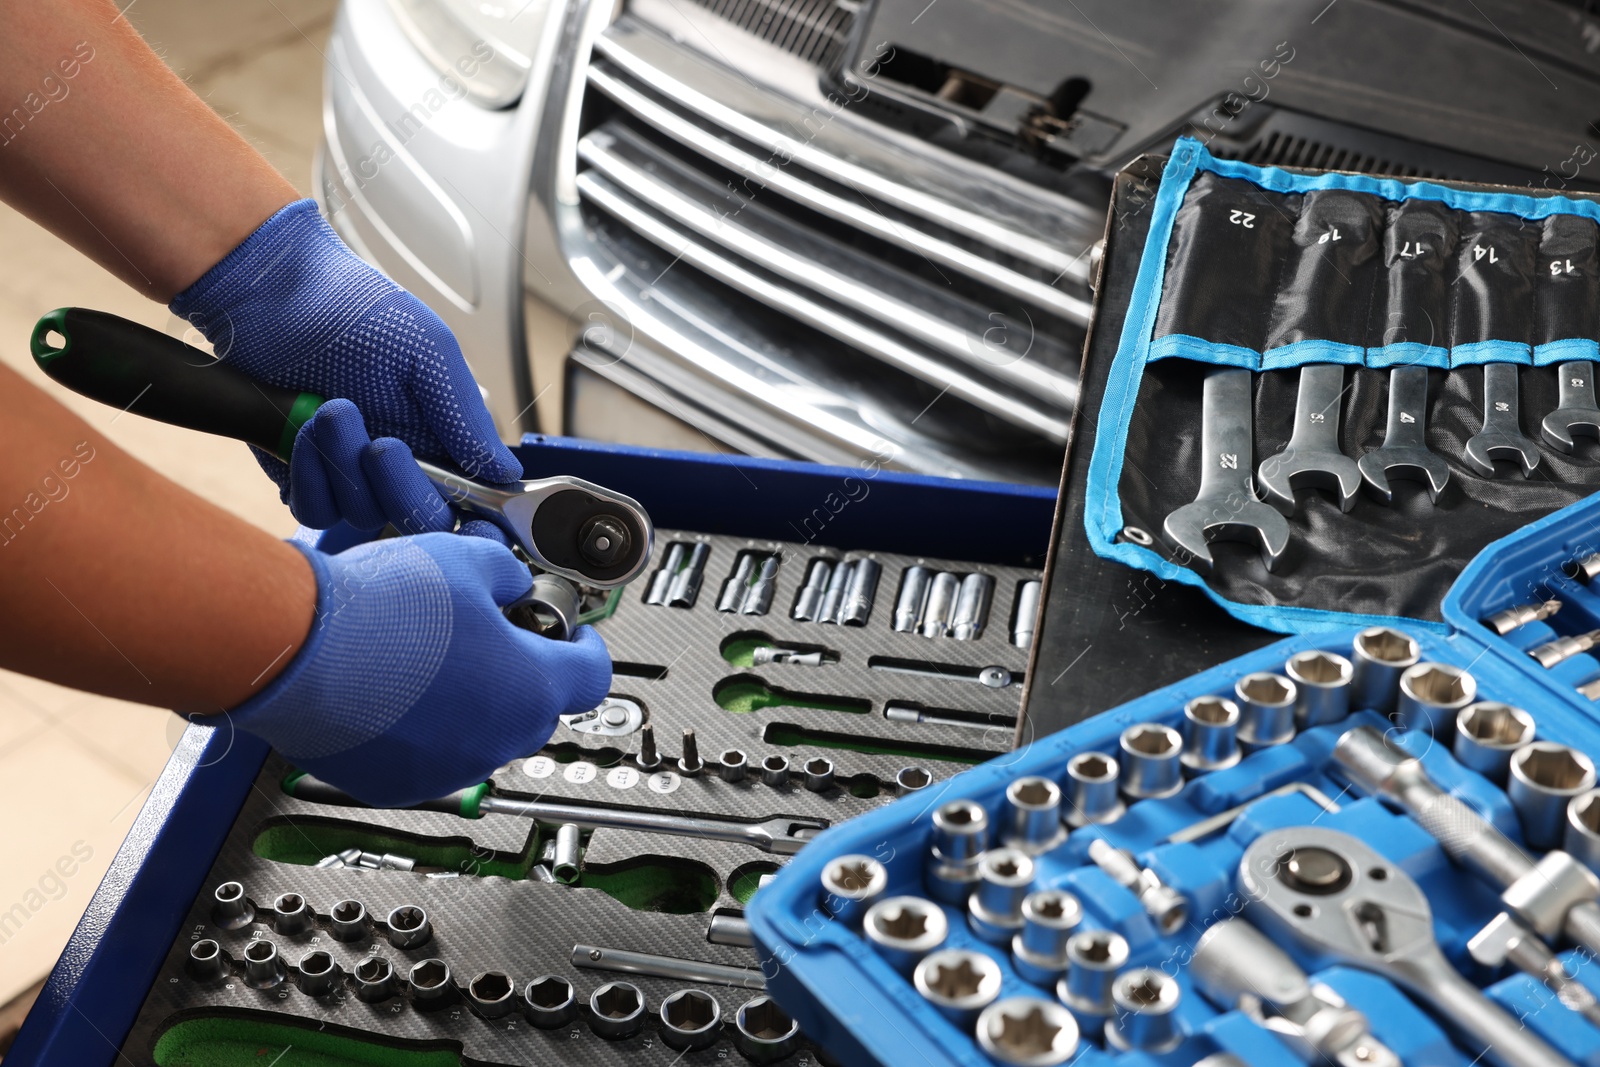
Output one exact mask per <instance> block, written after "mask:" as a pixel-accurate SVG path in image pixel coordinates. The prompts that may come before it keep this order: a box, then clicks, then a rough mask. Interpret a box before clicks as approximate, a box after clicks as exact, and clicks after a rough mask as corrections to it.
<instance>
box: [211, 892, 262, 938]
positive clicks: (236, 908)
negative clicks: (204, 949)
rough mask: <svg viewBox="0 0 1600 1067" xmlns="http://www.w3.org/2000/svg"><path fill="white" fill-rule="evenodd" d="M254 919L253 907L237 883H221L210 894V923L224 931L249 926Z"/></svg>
mask: <svg viewBox="0 0 1600 1067" xmlns="http://www.w3.org/2000/svg"><path fill="white" fill-rule="evenodd" d="M255 918H256V908H255V905H254V904H252V903H250V898H249V897H248V896H246V895H245V891H244V886H242V885H240V884H239V883H238V882H223V883H222V884H221V885H219V886H217V888H216V891H215V892H214V893H212V894H211V921H212V922H214V923H216V924H217V925H218V926H220V927H222V928H223V929H224V930H238V929H240V928H241V927H245V926H249V925H250V924H251V923H252V922H254V921H255Z"/></svg>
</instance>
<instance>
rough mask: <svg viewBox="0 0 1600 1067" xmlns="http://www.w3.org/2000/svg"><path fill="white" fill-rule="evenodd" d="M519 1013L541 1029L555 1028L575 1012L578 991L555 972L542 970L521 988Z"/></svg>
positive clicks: (563, 1024)
mask: <svg viewBox="0 0 1600 1067" xmlns="http://www.w3.org/2000/svg"><path fill="white" fill-rule="evenodd" d="M522 1014H523V1015H524V1016H525V1017H526V1018H527V1020H528V1021H529V1022H530V1023H532V1024H533V1025H534V1026H537V1027H538V1028H539V1029H541V1030H558V1029H560V1028H561V1027H563V1026H565V1025H567V1024H568V1023H570V1022H571V1021H572V1020H573V1019H575V1018H577V1015H578V991H577V990H576V989H574V988H573V987H572V983H571V982H569V981H567V980H566V979H565V978H563V977H561V976H560V975H558V974H542V975H540V976H539V977H537V978H535V979H533V981H531V982H529V983H528V985H527V988H525V989H524V990H523V991H522Z"/></svg>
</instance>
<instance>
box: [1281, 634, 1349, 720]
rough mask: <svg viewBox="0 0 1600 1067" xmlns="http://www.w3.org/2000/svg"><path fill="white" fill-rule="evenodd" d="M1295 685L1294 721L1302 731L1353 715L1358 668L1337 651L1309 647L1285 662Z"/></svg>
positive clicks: (1287, 673)
mask: <svg viewBox="0 0 1600 1067" xmlns="http://www.w3.org/2000/svg"><path fill="white" fill-rule="evenodd" d="M1283 673H1284V674H1286V675H1288V676H1289V680H1290V681H1292V682H1294V685H1295V690H1296V692H1295V702H1294V722H1295V727H1296V728H1297V729H1300V730H1309V729H1311V728H1312V727H1314V726H1328V725H1330V724H1332V723H1336V722H1343V721H1344V720H1345V719H1346V718H1348V717H1349V715H1350V681H1351V679H1352V677H1354V673H1355V669H1354V667H1352V666H1351V663H1350V661H1349V660H1347V659H1345V658H1344V657H1343V656H1341V655H1339V654H1338V653H1337V652H1324V651H1322V650H1321V649H1307V650H1306V651H1304V652H1296V653H1295V654H1294V655H1292V656H1290V657H1289V662H1288V663H1286V664H1284V668H1283Z"/></svg>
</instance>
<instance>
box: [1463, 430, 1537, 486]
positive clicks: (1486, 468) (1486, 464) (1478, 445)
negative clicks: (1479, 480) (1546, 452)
mask: <svg viewBox="0 0 1600 1067" xmlns="http://www.w3.org/2000/svg"><path fill="white" fill-rule="evenodd" d="M1497 459H1514V460H1516V461H1518V462H1519V463H1521V464H1522V476H1523V477H1524V478H1526V477H1528V476H1529V475H1531V474H1532V473H1533V471H1534V468H1535V467H1537V466H1538V465H1539V449H1538V448H1537V447H1535V445H1534V443H1533V442H1532V441H1530V440H1528V439H1527V438H1526V437H1524V436H1523V435H1522V434H1520V433H1508V432H1505V431H1501V430H1484V431H1482V432H1480V433H1478V434H1475V435H1473V436H1472V437H1470V438H1468V440H1467V455H1466V460H1467V466H1469V467H1471V468H1472V469H1473V470H1475V471H1477V472H1478V473H1479V474H1481V475H1482V476H1483V477H1485V478H1493V477H1494V461H1495V460H1497Z"/></svg>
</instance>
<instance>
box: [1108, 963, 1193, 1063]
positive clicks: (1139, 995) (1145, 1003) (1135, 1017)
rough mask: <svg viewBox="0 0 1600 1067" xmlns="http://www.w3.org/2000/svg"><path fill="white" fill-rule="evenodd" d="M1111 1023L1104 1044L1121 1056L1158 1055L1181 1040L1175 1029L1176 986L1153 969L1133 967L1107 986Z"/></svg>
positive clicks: (1172, 979)
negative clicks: (1132, 1054) (1136, 1053)
mask: <svg viewBox="0 0 1600 1067" xmlns="http://www.w3.org/2000/svg"><path fill="white" fill-rule="evenodd" d="M1111 1005H1112V1019H1111V1023H1110V1025H1109V1026H1107V1027H1106V1044H1108V1045H1110V1046H1111V1047H1112V1048H1115V1049H1120V1050H1122V1051H1124V1052H1127V1051H1131V1050H1138V1051H1140V1052H1149V1053H1152V1054H1155V1055H1160V1054H1161V1053H1163V1052H1171V1051H1172V1050H1173V1049H1175V1048H1177V1047H1178V1044H1179V1042H1181V1041H1182V1040H1183V1031H1181V1030H1180V1029H1179V1028H1178V1018H1177V1015H1176V1014H1175V1013H1176V1012H1177V1009H1178V982H1177V980H1176V979H1175V978H1173V977H1172V976H1170V975H1168V974H1167V973H1165V972H1164V971H1159V970H1157V969H1156V968H1154V967H1136V968H1134V969H1133V970H1131V971H1127V972H1125V973H1123V974H1120V975H1118V976H1117V979H1116V981H1114V982H1112V983H1111Z"/></svg>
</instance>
